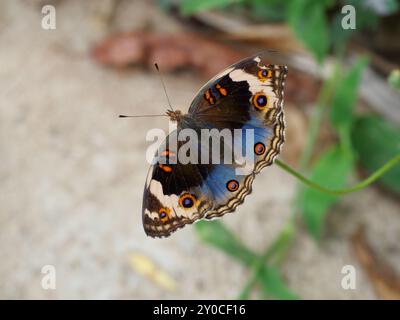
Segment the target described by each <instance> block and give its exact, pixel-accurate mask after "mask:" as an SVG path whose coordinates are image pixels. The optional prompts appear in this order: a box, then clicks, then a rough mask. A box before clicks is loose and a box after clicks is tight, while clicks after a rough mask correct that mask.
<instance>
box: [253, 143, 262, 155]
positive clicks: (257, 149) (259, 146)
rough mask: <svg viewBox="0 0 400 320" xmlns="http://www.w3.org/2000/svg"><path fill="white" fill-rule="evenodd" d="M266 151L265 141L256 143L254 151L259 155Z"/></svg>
mask: <svg viewBox="0 0 400 320" xmlns="http://www.w3.org/2000/svg"><path fill="white" fill-rule="evenodd" d="M264 152H265V145H264V143H261V142H258V143H256V144H255V145H254V153H255V154H257V155H259V156H260V155H262V154H263V153H264Z"/></svg>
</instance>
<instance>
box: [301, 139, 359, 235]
mask: <svg viewBox="0 0 400 320" xmlns="http://www.w3.org/2000/svg"><path fill="white" fill-rule="evenodd" d="M353 164H354V157H353V154H352V152H351V151H350V150H349V149H347V148H344V147H343V146H340V145H335V146H333V147H331V148H330V149H329V150H328V151H326V152H324V153H323V154H322V155H321V156H320V157H319V158H318V160H317V162H316V164H315V165H314V167H313V169H312V174H311V180H313V181H315V182H318V184H320V185H323V186H326V187H330V188H335V189H337V188H340V187H343V186H344V185H345V184H346V181H347V177H348V175H349V174H350V173H351V171H352V169H353ZM336 200H337V196H336V195H330V194H327V193H321V192H319V191H317V190H315V189H311V188H305V189H304V191H302V193H301V194H300V196H299V209H300V211H301V212H302V214H303V219H304V222H305V224H306V226H307V228H308V230H309V232H310V233H311V235H313V236H314V237H315V238H316V239H320V237H321V233H322V228H323V222H324V218H325V216H326V213H327V212H328V209H329V208H330V207H331V206H332V204H334V203H335V202H336Z"/></svg>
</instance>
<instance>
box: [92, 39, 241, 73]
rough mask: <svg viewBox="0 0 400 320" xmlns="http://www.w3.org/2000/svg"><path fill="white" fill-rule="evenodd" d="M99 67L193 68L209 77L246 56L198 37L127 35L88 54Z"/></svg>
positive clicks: (104, 42) (166, 69) (105, 41)
mask: <svg viewBox="0 0 400 320" xmlns="http://www.w3.org/2000/svg"><path fill="white" fill-rule="evenodd" d="M91 55H92V57H93V58H94V59H95V60H96V61H97V62H98V63H100V64H103V65H107V66H112V67H117V68H123V67H128V66H130V65H142V66H143V65H144V66H147V67H153V65H154V63H155V62H157V63H158V64H159V65H160V66H162V69H163V71H166V72H169V71H174V70H177V69H185V68H196V69H197V70H198V71H199V72H201V73H202V74H203V75H204V76H206V77H212V76H214V75H215V74H217V73H218V72H219V71H221V69H223V67H225V66H228V65H230V64H232V63H235V62H237V61H238V60H240V59H241V58H244V57H245V56H246V54H244V53H242V52H238V51H237V50H234V49H232V48H231V47H229V46H227V45H224V44H221V43H218V42H216V41H213V40H210V39H207V38H204V37H200V36H198V35H194V34H190V33H185V34H171V35H168V34H155V33H148V32H130V33H119V34H115V35H112V36H110V37H108V38H106V39H105V40H103V41H102V42H100V43H99V44H97V45H96V46H95V47H94V48H93V49H92V51H91Z"/></svg>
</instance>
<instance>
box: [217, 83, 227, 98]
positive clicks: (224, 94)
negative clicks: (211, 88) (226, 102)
mask: <svg viewBox="0 0 400 320" xmlns="http://www.w3.org/2000/svg"><path fill="white" fill-rule="evenodd" d="M215 88H217V90H218V92H219V93H220V94H222V95H223V96H224V97H226V96H227V95H228V91H226V89H225V88H223V87H221V85H220V84H219V83H217V84H216V86H215Z"/></svg>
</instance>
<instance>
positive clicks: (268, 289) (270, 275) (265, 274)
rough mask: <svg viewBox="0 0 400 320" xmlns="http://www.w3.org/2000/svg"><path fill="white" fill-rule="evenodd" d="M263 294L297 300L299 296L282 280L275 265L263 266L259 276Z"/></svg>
mask: <svg viewBox="0 0 400 320" xmlns="http://www.w3.org/2000/svg"><path fill="white" fill-rule="evenodd" d="M259 280H260V283H261V288H262V291H263V295H264V296H267V297H269V296H272V297H274V298H277V299H282V300H297V299H299V297H298V296H297V295H296V294H294V293H293V292H291V290H290V289H289V288H288V287H287V286H286V284H285V282H284V281H283V279H282V277H281V274H280V272H279V270H278V268H276V267H265V268H264V269H263V270H262V271H261V273H260V277H259Z"/></svg>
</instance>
